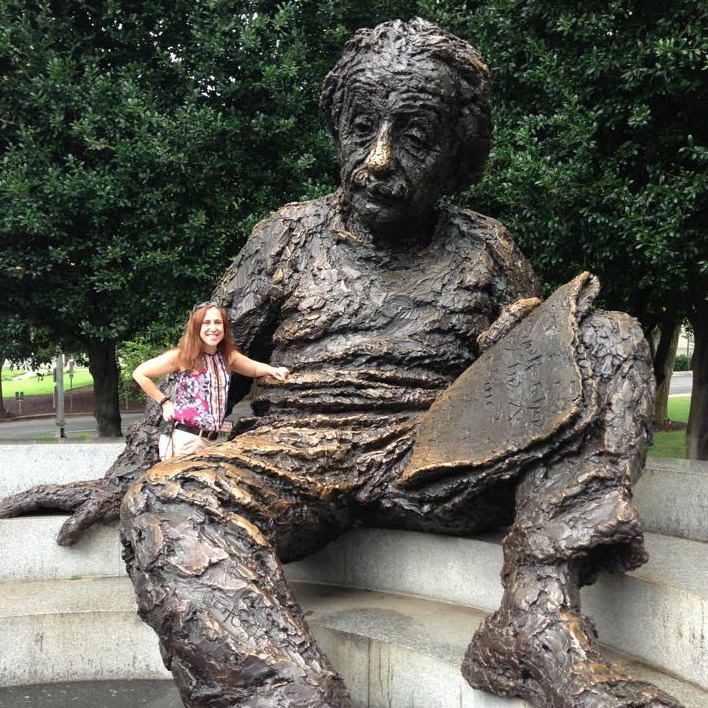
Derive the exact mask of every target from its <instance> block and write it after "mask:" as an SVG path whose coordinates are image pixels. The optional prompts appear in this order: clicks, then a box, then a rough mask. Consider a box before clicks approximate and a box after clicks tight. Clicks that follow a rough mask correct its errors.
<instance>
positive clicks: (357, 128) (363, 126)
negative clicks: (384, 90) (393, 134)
mask: <svg viewBox="0 0 708 708" xmlns="http://www.w3.org/2000/svg"><path fill="white" fill-rule="evenodd" d="M352 129H353V131H354V134H355V135H357V136H360V137H362V136H368V135H371V134H372V133H373V132H375V125H374V117H373V116H371V115H368V114H365V113H364V114H359V115H358V116H354V119H353V120H352Z"/></svg>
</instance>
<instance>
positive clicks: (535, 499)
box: [462, 313, 677, 708]
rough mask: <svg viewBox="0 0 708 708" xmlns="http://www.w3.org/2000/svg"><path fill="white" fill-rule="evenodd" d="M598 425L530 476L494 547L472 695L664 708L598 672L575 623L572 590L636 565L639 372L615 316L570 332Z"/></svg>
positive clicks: (621, 679) (585, 627) (633, 341)
mask: <svg viewBox="0 0 708 708" xmlns="http://www.w3.org/2000/svg"><path fill="white" fill-rule="evenodd" d="M582 335H583V341H584V343H585V344H586V347H587V350H588V352H589V353H590V354H591V357H592V361H593V368H594V370H595V375H596V377H597V380H598V383H599V389H600V397H601V410H602V414H601V415H600V417H599V419H598V420H597V422H596V423H594V424H592V425H591V426H590V428H589V429H588V430H587V431H586V432H585V433H584V436H583V440H582V441H581V443H580V445H579V447H577V449H576V450H575V451H574V452H568V451H565V452H564V451H563V450H559V451H558V454H556V455H555V458H548V459H547V461H546V462H545V463H544V464H538V463H537V464H536V465H535V466H533V467H532V468H530V469H529V470H528V471H527V472H526V473H525V474H524V476H523V477H522V478H521V481H520V483H519V485H518V487H517V492H516V517H515V521H514V524H513V525H512V527H511V529H510V531H509V533H508V535H507V536H506V538H505V539H504V543H503V546H504V570H503V576H502V581H503V585H504V597H503V600H502V604H501V607H500V609H499V610H498V611H497V612H495V613H494V614H493V615H491V616H490V617H489V618H488V619H487V620H486V621H485V622H484V623H483V625H482V626H481V627H480V629H479V631H478V632H477V634H476V635H475V637H474V639H473V641H472V643H471V644H470V647H469V649H468V651H467V655H466V657H465V660H464V663H463V666H462V671H463V674H464V676H465V677H466V678H467V680H468V681H469V682H470V683H471V684H472V685H473V686H476V687H479V688H483V689H485V690H488V691H491V692H493V693H496V694H501V695H518V696H523V697H525V698H528V699H529V700H531V701H532V702H534V703H535V704H536V705H538V706H554V707H555V706H563V707H566V706H567V707H571V706H572V707H574V708H575V707H583V708H590V707H592V708H610V707H614V706H676V705H677V703H676V702H675V701H674V700H673V699H672V698H671V697H670V696H668V695H666V694H664V693H663V692H661V691H659V690H658V689H657V688H655V687H654V686H652V685H650V684H647V683H644V682H640V681H635V680H633V679H631V678H629V677H627V676H626V675H624V674H623V673H622V672H621V671H619V670H617V669H616V668H615V667H613V666H611V665H609V664H608V663H607V662H606V661H605V660H604V659H603V657H602V655H601V654H600V653H599V652H598V650H597V649H596V647H595V644H594V638H595V631H594V628H593V625H592V623H591V621H590V620H589V619H588V618H587V617H585V616H583V615H582V614H581V613H580V593H579V590H580V587H581V585H584V584H587V583H589V582H592V580H593V579H594V576H595V574H596V573H597V572H598V571H599V570H603V569H608V570H625V569H631V568H634V567H637V566H638V565H640V564H641V563H643V562H644V561H645V560H646V555H645V552H644V550H643V541H642V532H641V525H640V522H639V519H638V516H637V513H636V511H635V509H634V507H633V506H632V501H631V491H630V484H631V482H632V481H633V479H635V478H636V475H637V473H638V471H639V470H640V468H641V465H642V464H643V462H644V454H645V447H646V443H647V438H648V436H649V434H648V419H649V416H650V413H651V410H650V409H651V402H652V398H653V396H652V384H651V383H650V382H651V371H650V369H649V368H648V367H649V362H648V357H647V356H646V351H645V347H646V345H645V344H644V341H643V337H642V333H641V331H640V330H639V328H638V327H637V325H636V324H634V323H633V321H632V320H631V319H629V318H627V317H626V316H623V315H619V314H614V313H596V314H595V315H592V316H591V317H589V318H587V319H586V320H585V321H584V322H583V325H582Z"/></svg>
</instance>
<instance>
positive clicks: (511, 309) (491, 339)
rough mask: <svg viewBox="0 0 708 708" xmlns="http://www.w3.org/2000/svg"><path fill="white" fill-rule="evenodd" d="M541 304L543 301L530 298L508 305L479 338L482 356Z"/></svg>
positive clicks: (478, 344) (478, 343)
mask: <svg viewBox="0 0 708 708" xmlns="http://www.w3.org/2000/svg"><path fill="white" fill-rule="evenodd" d="M540 304H541V300H540V299H539V298H537V297H529V298H525V299H523V300H517V301H516V302H512V303H511V305H507V306H506V307H505V308H504V309H503V310H502V311H501V314H500V315H499V317H497V319H496V320H494V322H492V324H491V325H490V326H489V329H486V330H485V331H484V332H482V334H480V335H479V337H477V346H478V347H479V351H480V354H481V353H482V352H484V351H486V350H487V349H489V347H491V346H492V344H496V343H497V342H498V341H499V340H500V339H501V338H502V337H504V336H506V335H507V334H509V332H511V330H512V329H514V327H516V325H517V324H519V322H521V320H523V319H524V318H525V317H526V315H528V314H529V313H530V312H533V310H535V309H536V308H537V307H538V306H539V305H540Z"/></svg>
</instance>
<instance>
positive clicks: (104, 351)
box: [87, 340, 121, 438]
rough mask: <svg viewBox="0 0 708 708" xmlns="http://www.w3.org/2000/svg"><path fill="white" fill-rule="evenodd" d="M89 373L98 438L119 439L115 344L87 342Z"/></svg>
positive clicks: (117, 374)
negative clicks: (91, 381) (91, 380)
mask: <svg viewBox="0 0 708 708" xmlns="http://www.w3.org/2000/svg"><path fill="white" fill-rule="evenodd" d="M87 349H88V358H89V371H90V372H91V376H93V393H94V413H93V414H94V416H95V418H96V424H97V425H98V436H99V437H100V438H119V437H121V429H120V409H119V399H118V376H119V373H118V362H117V361H116V344H115V342H99V341H95V340H89V341H88V342H87Z"/></svg>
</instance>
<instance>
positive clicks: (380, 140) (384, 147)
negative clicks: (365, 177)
mask: <svg viewBox="0 0 708 708" xmlns="http://www.w3.org/2000/svg"><path fill="white" fill-rule="evenodd" d="M392 159H393V153H392V150H391V140H390V136H389V125H388V123H384V124H383V125H382V126H381V129H380V130H379V134H378V135H377V136H376V142H375V143H374V146H373V147H372V148H371V150H370V151H369V154H368V155H367V156H366V167H367V168H368V170H369V171H370V172H373V173H374V174H378V173H380V172H386V171H387V170H388V169H389V168H390V167H391V161H392Z"/></svg>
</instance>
